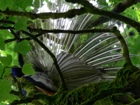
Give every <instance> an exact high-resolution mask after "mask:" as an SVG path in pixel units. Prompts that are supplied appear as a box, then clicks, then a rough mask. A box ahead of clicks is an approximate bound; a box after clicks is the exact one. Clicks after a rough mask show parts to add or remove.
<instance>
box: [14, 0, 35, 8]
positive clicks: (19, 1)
mask: <svg viewBox="0 0 140 105" xmlns="http://www.w3.org/2000/svg"><path fill="white" fill-rule="evenodd" d="M15 2H16V3H15V5H17V6H18V7H20V8H22V9H25V8H26V7H28V6H32V2H33V0H16V1H15Z"/></svg>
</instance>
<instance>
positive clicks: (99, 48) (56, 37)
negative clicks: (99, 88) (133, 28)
mask: <svg viewBox="0 0 140 105" xmlns="http://www.w3.org/2000/svg"><path fill="white" fill-rule="evenodd" d="M34 2H36V0H35V1H34ZM44 6H46V7H47V8H46V11H43V12H50V11H53V12H65V11H67V10H69V9H72V8H79V7H80V6H79V5H72V4H69V3H66V2H65V1H64V0H53V1H49V3H44V4H43V3H42V2H41V0H40V7H44ZM96 6H97V7H99V8H103V7H102V6H100V5H96ZM34 12H36V13H37V12H41V8H39V9H38V10H37V9H34ZM95 19H96V16H94V15H93V14H92V15H91V14H83V15H80V16H76V17H74V18H72V19H67V18H66V19H64V18H59V19H44V20H41V19H37V20H36V21H35V22H34V26H33V27H34V28H41V29H44V30H45V29H49V30H51V29H61V30H75V31H76V30H86V29H88V28H89V26H90V27H91V25H92V24H93V23H94V20H95ZM115 23H117V22H116V21H114V20H112V21H110V22H107V23H106V24H103V25H102V26H98V27H99V28H106V29H110V28H111V27H113V26H114V25H116V24H115ZM92 28H93V27H92ZM21 36H22V35H21ZM22 37H24V35H23V36H22ZM38 40H39V41H40V42H42V43H43V44H44V45H45V46H46V47H47V48H48V49H49V50H50V51H51V52H52V53H53V55H54V56H55V57H56V59H57V63H58V65H59V67H60V70H61V73H62V76H63V78H64V80H65V83H66V86H67V88H68V90H72V89H75V88H77V87H79V86H82V85H85V84H88V83H92V82H100V81H112V80H113V79H114V78H115V75H116V73H117V71H118V70H119V69H120V68H121V65H120V64H118V61H119V62H123V56H122V54H121V46H120V44H119V41H118V40H117V38H116V36H115V35H114V34H112V33H110V32H106V33H103V32H96V33H88V34H72V33H56V34H54V33H45V34H43V35H42V36H39V37H38ZM30 45H31V46H32V50H31V51H30V52H29V53H28V54H27V55H26V56H23V55H21V54H18V61H19V65H20V67H21V68H22V67H23V65H24V63H25V62H30V63H32V64H33V68H34V70H35V71H36V73H35V74H34V75H25V74H24V73H23V72H22V70H21V68H16V67H13V68H12V75H13V76H15V77H18V78H25V79H27V80H28V81H30V82H31V83H32V84H33V85H34V86H35V87H36V88H37V89H39V90H43V91H48V92H51V93H55V92H57V91H58V89H59V87H60V86H61V79H60V75H59V73H58V71H57V68H56V67H55V65H54V63H53V59H52V58H51V56H50V55H49V54H48V53H47V52H46V51H45V50H44V49H43V48H42V47H41V46H40V45H39V44H38V43H37V42H35V41H34V40H31V41H30ZM122 64H123V63H122ZM23 90H24V89H23ZM23 94H24V95H26V90H24V91H23Z"/></svg>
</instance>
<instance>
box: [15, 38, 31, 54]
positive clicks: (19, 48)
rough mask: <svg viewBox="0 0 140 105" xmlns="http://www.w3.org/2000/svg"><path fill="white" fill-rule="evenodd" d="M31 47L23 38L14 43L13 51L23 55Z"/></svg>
mask: <svg viewBox="0 0 140 105" xmlns="http://www.w3.org/2000/svg"><path fill="white" fill-rule="evenodd" d="M31 49H32V47H31V46H30V45H29V42H28V41H27V40H23V41H21V42H19V43H17V44H16V45H15V48H14V51H15V52H18V53H20V54H23V55H25V54H27V53H28V52H29V51H30V50H31Z"/></svg>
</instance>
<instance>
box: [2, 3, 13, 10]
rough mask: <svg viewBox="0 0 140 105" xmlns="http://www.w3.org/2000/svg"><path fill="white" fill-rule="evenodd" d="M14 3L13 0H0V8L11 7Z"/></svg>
mask: <svg viewBox="0 0 140 105" xmlns="http://www.w3.org/2000/svg"><path fill="white" fill-rule="evenodd" d="M13 5H14V1H13V0H0V10H3V11H4V10H6V9H7V8H8V9H11V8H12V7H13Z"/></svg>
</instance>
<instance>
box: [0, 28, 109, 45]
mask: <svg viewBox="0 0 140 105" xmlns="http://www.w3.org/2000/svg"><path fill="white" fill-rule="evenodd" d="M0 28H1V27H0ZM6 29H7V28H6ZM28 29H29V31H30V32H36V33H39V34H36V35H34V37H36V38H37V37H39V36H42V35H43V34H45V33H55V34H56V33H69V34H82V33H95V32H111V31H110V29H89V30H59V29H57V30H56V29H54V30H43V29H32V28H29V27H28ZM15 40H16V38H13V39H7V40H5V41H4V42H5V43H10V42H13V41H15ZM20 40H32V38H31V37H27V38H21V39H20Z"/></svg>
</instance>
